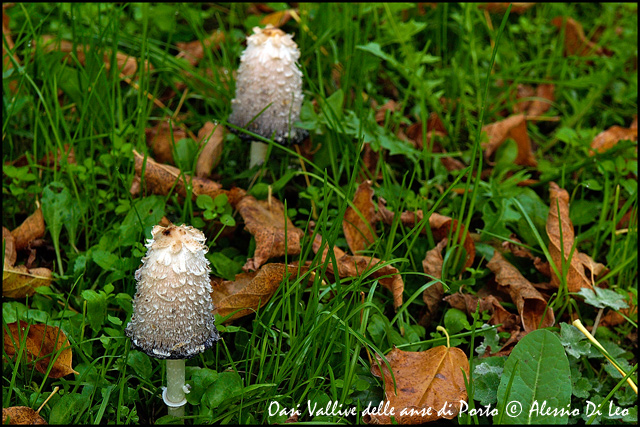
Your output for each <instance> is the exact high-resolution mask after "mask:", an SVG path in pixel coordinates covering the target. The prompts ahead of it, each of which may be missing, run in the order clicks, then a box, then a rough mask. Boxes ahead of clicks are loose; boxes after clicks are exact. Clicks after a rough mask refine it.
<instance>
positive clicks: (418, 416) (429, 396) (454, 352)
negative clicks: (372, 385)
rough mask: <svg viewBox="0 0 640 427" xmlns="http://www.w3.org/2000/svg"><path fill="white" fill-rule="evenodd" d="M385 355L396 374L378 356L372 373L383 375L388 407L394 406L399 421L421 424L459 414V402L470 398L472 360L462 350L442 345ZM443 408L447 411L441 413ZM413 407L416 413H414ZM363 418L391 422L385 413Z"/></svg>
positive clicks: (392, 351)
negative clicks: (466, 380) (467, 383)
mask: <svg viewBox="0 0 640 427" xmlns="http://www.w3.org/2000/svg"><path fill="white" fill-rule="evenodd" d="M385 358H386V359H387V361H388V362H389V366H390V367H391V371H393V377H392V376H391V371H390V370H389V368H388V367H387V365H386V364H385V363H384V362H383V361H382V358H381V357H380V356H377V355H376V359H377V363H376V364H374V365H373V366H371V373H372V374H373V375H375V376H377V377H378V378H384V388H385V398H386V400H387V401H388V402H389V408H393V411H394V413H395V420H396V421H397V422H398V424H421V423H428V422H431V421H435V420H439V419H442V418H445V419H449V420H450V419H453V418H455V417H456V415H457V414H458V412H459V411H460V406H461V403H460V401H463V400H464V401H466V400H467V389H466V387H465V376H466V378H467V379H468V378H470V377H469V360H468V359H467V356H466V354H465V353H464V352H463V351H462V350H460V349H459V348H456V347H445V346H443V345H441V346H438V347H434V348H431V349H429V350H426V351H421V352H410V351H402V350H399V349H393V350H391V352H389V353H388V354H387V355H386V356H385ZM463 372H464V374H463ZM394 379H395V382H394ZM443 408H445V410H444V411H442V412H439V411H440V410H441V409H443ZM390 410H391V409H390ZM390 410H389V411H388V412H390ZM411 410H413V411H415V412H413V413H411ZM420 411H423V413H424V415H423V414H422V413H421V412H420ZM364 421H365V422H366V423H368V424H391V418H390V417H389V416H387V415H386V414H370V415H369V414H368V415H365V418H364Z"/></svg>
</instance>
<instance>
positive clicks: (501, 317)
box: [444, 292, 520, 331]
mask: <svg viewBox="0 0 640 427" xmlns="http://www.w3.org/2000/svg"><path fill="white" fill-rule="evenodd" d="M444 301H446V302H447V303H448V304H449V305H450V306H451V307H453V308H457V309H458V310H461V311H463V312H465V313H467V314H468V315H471V314H473V313H475V312H476V311H478V310H479V311H480V312H483V311H488V312H489V313H491V318H490V319H489V324H490V325H498V324H502V326H500V327H499V328H498V331H511V330H513V329H514V328H515V329H518V330H519V329H520V316H518V315H516V314H513V313H510V312H508V311H507V310H506V309H505V308H504V307H503V306H502V304H500V301H498V299H497V298H496V297H494V296H493V295H487V296H485V297H483V298H480V297H477V296H474V295H471V294H463V293H460V292H457V293H455V294H451V295H447V296H446V297H444Z"/></svg>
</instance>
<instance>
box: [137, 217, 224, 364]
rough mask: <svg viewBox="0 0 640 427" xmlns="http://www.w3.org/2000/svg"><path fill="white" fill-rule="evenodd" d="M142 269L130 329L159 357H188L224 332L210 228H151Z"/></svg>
mask: <svg viewBox="0 0 640 427" xmlns="http://www.w3.org/2000/svg"><path fill="white" fill-rule="evenodd" d="M151 234H152V235H153V238H152V239H149V240H148V241H147V245H146V246H147V254H146V256H145V257H144V258H142V266H141V267H140V268H139V269H138V270H137V271H136V275H135V277H136V280H137V281H138V284H137V291H136V295H135V297H134V300H133V315H132V316H131V322H130V323H129V324H128V325H127V328H126V329H125V333H126V335H127V336H128V337H130V338H131V340H132V342H133V345H134V347H136V348H138V349H140V350H142V351H144V352H145V353H147V354H148V355H149V356H152V357H156V358H158V359H188V358H191V357H193V356H195V355H197V354H199V353H201V352H203V351H205V350H206V349H207V348H209V347H211V346H212V345H213V344H214V343H215V342H216V341H217V340H218V339H219V338H220V336H219V335H218V330H217V329H216V327H215V324H214V317H213V302H212V300H211V291H212V289H211V283H210V279H209V272H210V271H211V269H210V268H209V261H208V260H207V259H206V258H205V256H204V254H205V253H207V250H208V248H207V246H206V245H205V244H204V242H205V240H206V239H205V237H204V234H203V233H202V232H201V231H200V230H198V229H195V228H193V227H191V226H184V225H181V226H175V225H170V226H169V227H162V226H159V225H156V226H155V227H153V229H152V230H151Z"/></svg>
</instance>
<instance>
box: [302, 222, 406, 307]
mask: <svg viewBox="0 0 640 427" xmlns="http://www.w3.org/2000/svg"><path fill="white" fill-rule="evenodd" d="M322 246H323V245H322V236H320V235H319V234H316V236H315V238H314V241H313V245H312V247H313V251H314V252H315V253H318V251H319V250H320V248H321V247H322ZM328 253H329V247H328V246H326V245H325V246H324V249H323V251H322V262H325V261H326V259H327V256H328ZM333 254H334V256H335V258H336V264H337V271H338V276H339V277H340V278H341V279H344V278H349V277H360V276H367V277H368V276H370V277H371V278H373V279H378V282H379V283H380V284H381V285H382V286H383V287H385V288H386V289H387V290H389V291H390V292H391V294H392V295H393V307H394V308H395V309H396V310H397V309H398V308H399V307H400V306H402V294H403V292H404V281H403V280H402V277H401V276H400V272H399V271H398V269H397V268H395V267H393V266H391V265H388V264H387V265H384V266H378V264H380V263H381V262H382V261H381V260H379V259H378V258H373V257H368V256H360V255H356V256H351V255H347V254H346V253H345V252H344V251H343V250H342V249H340V248H338V247H337V246H334V247H333ZM334 270H336V269H335V268H334V266H333V263H332V262H331V261H329V262H328V264H327V274H331V275H333V274H334Z"/></svg>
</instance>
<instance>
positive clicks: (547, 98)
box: [513, 83, 555, 120]
mask: <svg viewBox="0 0 640 427" xmlns="http://www.w3.org/2000/svg"><path fill="white" fill-rule="evenodd" d="M554 92H555V85H553V84H551V83H543V84H540V85H538V87H536V88H535V89H533V88H532V87H531V86H527V85H522V84H520V85H518V93H517V95H516V99H517V100H518V102H517V103H515V104H514V106H513V112H514V114H519V113H522V114H524V115H525V118H526V119H528V120H530V119H531V118H537V117H539V116H541V115H543V114H544V113H546V112H547V111H548V110H549V109H550V108H551V104H552V103H553V101H555V95H554Z"/></svg>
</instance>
